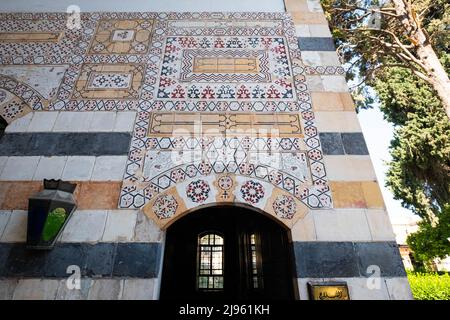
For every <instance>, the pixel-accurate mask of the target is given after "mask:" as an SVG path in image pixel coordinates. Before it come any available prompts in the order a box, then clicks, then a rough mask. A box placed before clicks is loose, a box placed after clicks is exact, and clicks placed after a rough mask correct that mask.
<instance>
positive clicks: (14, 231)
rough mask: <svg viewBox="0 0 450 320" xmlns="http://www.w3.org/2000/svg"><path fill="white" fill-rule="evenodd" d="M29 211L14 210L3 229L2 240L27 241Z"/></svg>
mask: <svg viewBox="0 0 450 320" xmlns="http://www.w3.org/2000/svg"><path fill="white" fill-rule="evenodd" d="M27 221H28V212H27V211H25V210H13V211H12V212H11V215H10V217H9V220H8V224H7V225H6V228H5V230H3V235H2V238H1V242H25V241H26V240H27Z"/></svg>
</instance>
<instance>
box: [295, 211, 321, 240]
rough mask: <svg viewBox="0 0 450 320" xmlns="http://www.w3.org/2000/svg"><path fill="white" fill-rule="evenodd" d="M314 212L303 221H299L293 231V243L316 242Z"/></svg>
mask: <svg viewBox="0 0 450 320" xmlns="http://www.w3.org/2000/svg"><path fill="white" fill-rule="evenodd" d="M313 215H314V210H311V211H310V212H309V213H308V214H307V215H306V216H304V217H303V219H299V220H298V221H297V222H296V223H295V224H294V226H293V227H292V229H291V235H292V241H316V240H317V236H316V228H315V226H314V218H313Z"/></svg>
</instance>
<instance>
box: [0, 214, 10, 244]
mask: <svg viewBox="0 0 450 320" xmlns="http://www.w3.org/2000/svg"><path fill="white" fill-rule="evenodd" d="M10 216H11V211H10V210H1V211H0V239H1V238H2V235H3V232H4V231H5V229H6V225H7V224H8V221H9V217H10Z"/></svg>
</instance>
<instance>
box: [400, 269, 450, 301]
mask: <svg viewBox="0 0 450 320" xmlns="http://www.w3.org/2000/svg"><path fill="white" fill-rule="evenodd" d="M408 280H409V284H410V285H411V290H412V294H413V296H414V299H416V300H450V275H449V274H448V273H444V274H439V273H429V272H428V273H424V272H408Z"/></svg>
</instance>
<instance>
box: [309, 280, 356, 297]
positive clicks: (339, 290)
mask: <svg viewBox="0 0 450 320" xmlns="http://www.w3.org/2000/svg"><path fill="white" fill-rule="evenodd" d="M308 292H309V298H310V299H311V300H350V295H349V293H348V286H347V283H345V282H327V283H325V282H321V283H311V282H308Z"/></svg>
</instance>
